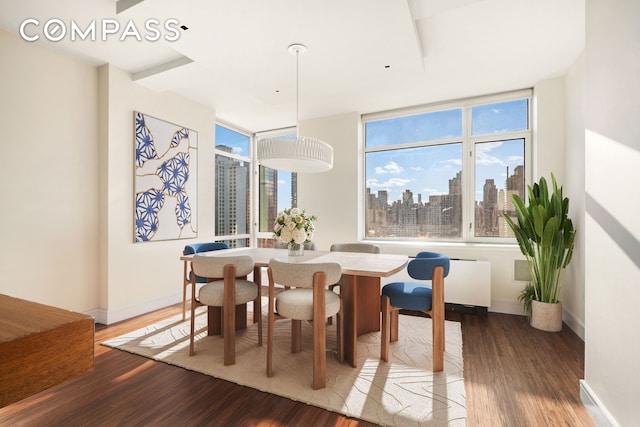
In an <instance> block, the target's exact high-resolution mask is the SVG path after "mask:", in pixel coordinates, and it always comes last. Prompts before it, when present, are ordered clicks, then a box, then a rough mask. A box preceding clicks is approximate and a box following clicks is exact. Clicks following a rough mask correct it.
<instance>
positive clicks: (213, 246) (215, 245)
mask: <svg viewBox="0 0 640 427" xmlns="http://www.w3.org/2000/svg"><path fill="white" fill-rule="evenodd" d="M221 249H229V245H227V244H226V243H224V242H206V243H191V244H190V245H186V246H185V247H184V250H183V251H182V255H193V254H197V253H199V252H209V251H219V250H221ZM187 264H188V263H187V262H186V261H185V263H184V273H183V276H182V320H185V319H186V318H187V287H189V285H190V284H191V275H192V274H193V272H192V271H191V270H190V269H188V268H187ZM206 282H207V278H206V277H196V283H206Z"/></svg>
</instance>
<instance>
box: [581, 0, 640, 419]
mask: <svg viewBox="0 0 640 427" xmlns="http://www.w3.org/2000/svg"><path fill="white" fill-rule="evenodd" d="M638 52H640V2H637V1H635V0H611V1H607V2H604V1H598V0H587V8H586V92H587V96H586V101H587V102H586V105H587V107H586V137H585V139H586V146H585V163H586V168H585V170H586V198H585V206H586V218H585V228H586V237H585V239H586V240H585V246H586V253H585V265H586V271H585V281H586V285H585V286H586V288H585V289H586V291H585V294H586V303H585V312H586V317H585V328H586V340H585V381H584V382H583V384H582V387H583V392H584V394H586V395H589V396H590V397H593V398H595V399H594V402H595V404H596V405H597V404H598V403H599V404H600V406H599V407H600V408H601V409H603V408H606V409H605V410H604V411H603V412H602V413H600V415H601V418H600V425H607V422H611V423H612V424H613V423H614V422H615V423H617V424H619V425H621V426H632V425H637V424H638V420H639V419H640V408H639V407H638V401H640V386H639V384H640V371H639V370H638V360H640V334H639V333H638V328H637V325H638V324H640V310H638V301H640V221H639V220H638V210H639V209H640V197H639V196H638V194H639V193H638V187H637V185H638V183H639V182H640V167H639V165H640V127H639V126H638V118H639V117H640V102H638V100H639V99H640V78H639V76H640V75H639V74H638V70H639V69H640V57H639V56H638ZM584 394H583V396H584ZM607 413H608V414H610V418H609V419H608V420H607V419H606V415H607Z"/></svg>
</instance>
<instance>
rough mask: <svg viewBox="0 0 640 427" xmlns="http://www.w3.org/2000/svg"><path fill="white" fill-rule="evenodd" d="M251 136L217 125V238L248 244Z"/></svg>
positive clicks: (230, 243) (231, 245)
mask: <svg viewBox="0 0 640 427" xmlns="http://www.w3.org/2000/svg"><path fill="white" fill-rule="evenodd" d="M250 146H251V137H250V136H248V135H246V134H243V133H241V132H238V131H235V130H232V129H229V128H227V127H224V126H220V125H216V147H215V156H216V159H215V161H216V195H215V203H216V224H215V235H216V239H217V240H222V241H225V242H227V243H228V244H229V247H247V246H249V242H250V235H251V234H250V233H251V227H250V225H251V191H250V189H251V162H250V159H251V151H250Z"/></svg>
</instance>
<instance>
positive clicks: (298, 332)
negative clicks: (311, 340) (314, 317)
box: [291, 319, 302, 353]
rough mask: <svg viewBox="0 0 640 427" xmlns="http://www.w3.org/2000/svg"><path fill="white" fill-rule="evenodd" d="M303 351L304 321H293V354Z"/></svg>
mask: <svg viewBox="0 0 640 427" xmlns="http://www.w3.org/2000/svg"><path fill="white" fill-rule="evenodd" d="M301 351H302V321H301V320H293V319H291V353H300V352H301Z"/></svg>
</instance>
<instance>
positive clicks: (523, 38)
mask: <svg viewBox="0 0 640 427" xmlns="http://www.w3.org/2000/svg"><path fill="white" fill-rule="evenodd" d="M119 3H120V7H121V8H122V9H126V10H124V11H122V12H120V13H116V1H115V0H56V1H51V0H21V1H19V2H17V1H15V0H0V28H3V29H5V30H7V31H9V32H12V33H14V34H19V31H18V29H19V27H20V24H21V23H22V22H23V21H24V20H25V19H27V18H35V19H37V20H38V21H39V22H40V25H39V26H36V25H31V26H28V27H26V28H27V34H28V35H40V39H39V40H38V41H36V42H34V43H40V44H46V45H48V46H50V47H51V48H54V49H59V50H62V51H65V52H67V53H69V54H72V55H74V56H76V57H78V58H81V59H83V60H85V61H87V62H89V63H91V64H94V65H102V64H105V63H111V64H112V65H114V66H116V67H118V68H120V69H122V70H125V71H127V72H130V73H131V74H132V78H133V79H134V80H135V81H136V82H137V83H139V84H140V85H143V86H145V87H147V88H150V89H153V90H157V91H171V92H176V93H178V94H181V95H183V96H185V97H187V98H190V99H193V100H194V101H196V102H198V103H201V104H203V105H206V106H209V107H212V108H214V109H215V110H216V116H217V118H218V119H219V120H221V121H223V122H225V123H227V124H231V125H235V126H238V127H240V128H241V129H244V130H247V131H252V132H253V131H261V130H268V129H277V128H281V127H287V126H293V125H295V121H296V57H295V56H294V55H292V54H290V53H289V52H288V50H287V47H288V46H289V45H290V44H292V43H302V44H304V45H306V47H307V51H306V53H304V54H301V55H300V57H299V111H298V114H299V119H300V120H306V119H312V118H316V117H324V116H331V115H335V114H342V113H347V112H354V111H356V112H359V113H369V112H375V111H384V110H390V109H396V108H402V107H407V106H414V105H421V104H426V103H432V102H437V101H443V100H450V99H456V98H462V97H469V96H476V95H484V94H489V93H498V92H503V91H508V90H513V89H522V88H527V87H532V86H533V85H534V84H535V83H537V82H539V81H541V80H545V79H549V78H553V77H557V76H561V75H563V74H564V73H566V71H567V70H568V69H569V67H570V66H571V64H573V63H574V61H575V60H576V58H577V57H578V56H579V55H580V53H581V52H582V51H583V49H584V43H585V40H584V38H585V34H584V21H585V10H584V9H585V1H584V0H562V1H557V0H322V1H311V0H270V1H267V0H185V1H175V0H120V2H119ZM128 5H131V7H129V8H127V6H128ZM52 18H58V19H60V20H61V21H62V22H63V24H64V25H65V27H66V28H67V30H68V32H67V35H66V37H64V38H62V40H60V41H57V42H51V41H48V40H47V39H46V37H45V35H44V32H43V28H44V27H45V24H46V23H47V22H48V21H49V20H50V19H52ZM115 18H117V19H118V21H119V22H120V23H121V29H120V31H119V32H117V33H116V34H115V35H108V36H107V40H106V41H103V40H101V35H102V32H101V31H100V26H101V23H103V22H105V20H109V19H115ZM149 18H156V19H158V21H159V22H160V25H159V27H158V28H159V29H160V30H162V31H161V37H160V39H159V40H157V41H149V40H144V39H143V40H142V41H138V40H136V39H135V37H134V36H132V35H130V36H128V37H125V40H124V41H122V40H120V38H121V35H122V34H124V29H125V26H126V24H127V22H128V21H129V20H133V22H134V25H135V27H136V29H137V30H138V32H139V34H140V35H141V36H142V37H144V36H145V35H149V36H152V35H153V33H151V32H150V31H146V30H145V26H144V25H145V22H146V20H147V19H149ZM168 19H176V20H177V21H179V25H185V26H186V27H188V29H187V30H182V29H180V35H179V38H178V40H176V41H167V40H165V39H164V38H163V37H164V36H165V35H166V36H171V35H172V33H170V32H169V31H166V30H164V29H163V28H162V23H164V22H166V21H167V20H168ZM71 20H73V21H74V22H76V23H77V24H78V27H79V28H80V29H81V30H83V29H86V28H87V27H88V26H89V25H90V23H91V22H92V21H93V20H96V22H97V25H98V26H97V28H98V30H97V32H96V38H97V40H89V38H87V39H85V40H79V39H76V40H71V39H70V36H69V33H70V30H69V28H70V27H71ZM177 26H178V25H176V27H177ZM51 28H54V27H51ZM25 43H27V42H25Z"/></svg>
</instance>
